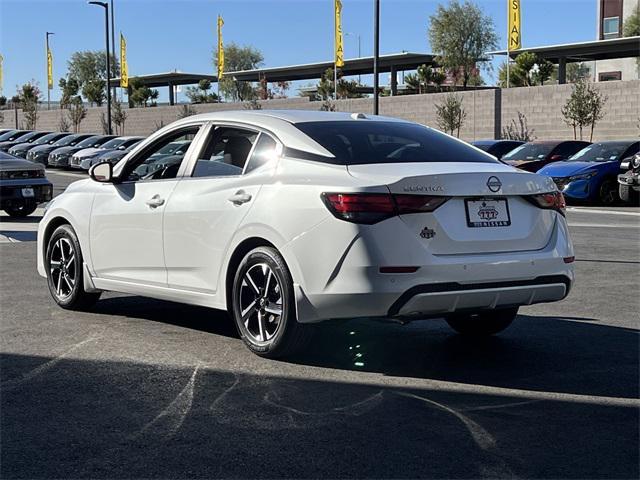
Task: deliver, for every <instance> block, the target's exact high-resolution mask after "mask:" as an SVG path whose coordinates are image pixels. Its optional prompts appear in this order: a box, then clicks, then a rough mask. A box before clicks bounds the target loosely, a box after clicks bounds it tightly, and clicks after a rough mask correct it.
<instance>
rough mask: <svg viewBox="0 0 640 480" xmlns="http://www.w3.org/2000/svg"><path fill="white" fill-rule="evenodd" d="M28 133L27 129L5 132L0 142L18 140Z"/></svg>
mask: <svg viewBox="0 0 640 480" xmlns="http://www.w3.org/2000/svg"><path fill="white" fill-rule="evenodd" d="M26 133H28V131H27V130H18V131H16V130H12V131H11V132H8V133H5V134H4V135H2V136H0V142H5V141H13V140H17V139H18V138H20V137H21V136H22V135H25V134H26Z"/></svg>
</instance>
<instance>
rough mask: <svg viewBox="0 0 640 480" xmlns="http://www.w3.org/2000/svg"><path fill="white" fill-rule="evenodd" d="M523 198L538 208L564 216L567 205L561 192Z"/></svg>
mask: <svg viewBox="0 0 640 480" xmlns="http://www.w3.org/2000/svg"><path fill="white" fill-rule="evenodd" d="M524 198H526V199H527V200H529V201H530V202H531V203H533V204H534V205H537V206H538V207H540V208H544V209H548V210H555V211H556V212H558V213H560V214H562V215H564V214H565V209H566V207H567V203H566V202H565V200H564V195H562V193H561V192H547V193H541V194H539V195H527V196H525V197H524Z"/></svg>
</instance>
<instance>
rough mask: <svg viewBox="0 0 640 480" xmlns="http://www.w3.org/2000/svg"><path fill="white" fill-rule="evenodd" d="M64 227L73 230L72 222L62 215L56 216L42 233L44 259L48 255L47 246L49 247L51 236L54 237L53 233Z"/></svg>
mask: <svg viewBox="0 0 640 480" xmlns="http://www.w3.org/2000/svg"><path fill="white" fill-rule="evenodd" d="M62 225H69V226H70V227H71V228H73V225H72V224H71V221H70V220H69V219H68V218H67V217H64V216H62V215H58V216H55V217H53V218H52V219H51V220H49V221H48V222H47V226H46V227H45V229H44V231H43V233H42V255H43V257H46V255H47V246H48V245H49V239H50V238H51V235H53V232H55V231H56V229H57V228H58V227H60V226H62ZM74 230H75V229H74Z"/></svg>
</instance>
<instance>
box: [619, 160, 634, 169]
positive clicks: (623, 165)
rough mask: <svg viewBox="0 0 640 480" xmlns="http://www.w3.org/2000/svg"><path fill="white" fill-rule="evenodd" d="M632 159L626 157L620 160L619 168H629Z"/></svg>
mask: <svg viewBox="0 0 640 480" xmlns="http://www.w3.org/2000/svg"><path fill="white" fill-rule="evenodd" d="M632 161H633V157H627V158H625V159H624V160H622V163H620V170H629V169H630V168H631V162H632Z"/></svg>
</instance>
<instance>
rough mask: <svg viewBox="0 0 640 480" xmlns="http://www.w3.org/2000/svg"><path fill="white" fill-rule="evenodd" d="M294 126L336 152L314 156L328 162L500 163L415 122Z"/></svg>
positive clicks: (293, 154) (295, 153)
mask: <svg viewBox="0 0 640 480" xmlns="http://www.w3.org/2000/svg"><path fill="white" fill-rule="evenodd" d="M295 126H296V127H297V128H298V129H299V130H301V131H302V132H303V133H304V134H306V135H307V136H308V137H310V138H311V139H313V140H314V141H316V142H317V143H319V144H320V145H322V146H323V147H324V148H325V149H326V150H328V151H329V152H330V153H331V154H333V156H334V157H335V158H330V157H321V156H319V155H317V156H314V158H311V159H312V160H317V161H322V162H325V163H334V164H338V165H363V164H376V163H416V162H419V163H422V162H428V163H431V162H446V163H457V162H475V163H496V162H497V160H496V159H495V158H493V157H491V156H490V155H487V154H484V153H481V152H479V151H478V150H476V149H475V148H473V147H471V146H470V145H468V144H466V143H463V142H460V141H458V140H455V139H453V138H451V137H449V136H447V135H445V134H443V133H441V132H439V131H437V130H434V129H431V128H428V127H423V126H422V125H417V124H414V123H404V122H373V121H366V120H365V121H357V122H354V121H350V120H343V121H330V122H302V123H297V124H295ZM286 152H287V151H285V153H286ZM288 152H289V153H291V156H293V157H295V156H296V155H297V154H299V153H303V154H304V153H305V152H291V150H290V149H289V150H288ZM306 157H308V155H305V156H304V157H302V158H306ZM316 157H317V158H316Z"/></svg>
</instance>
